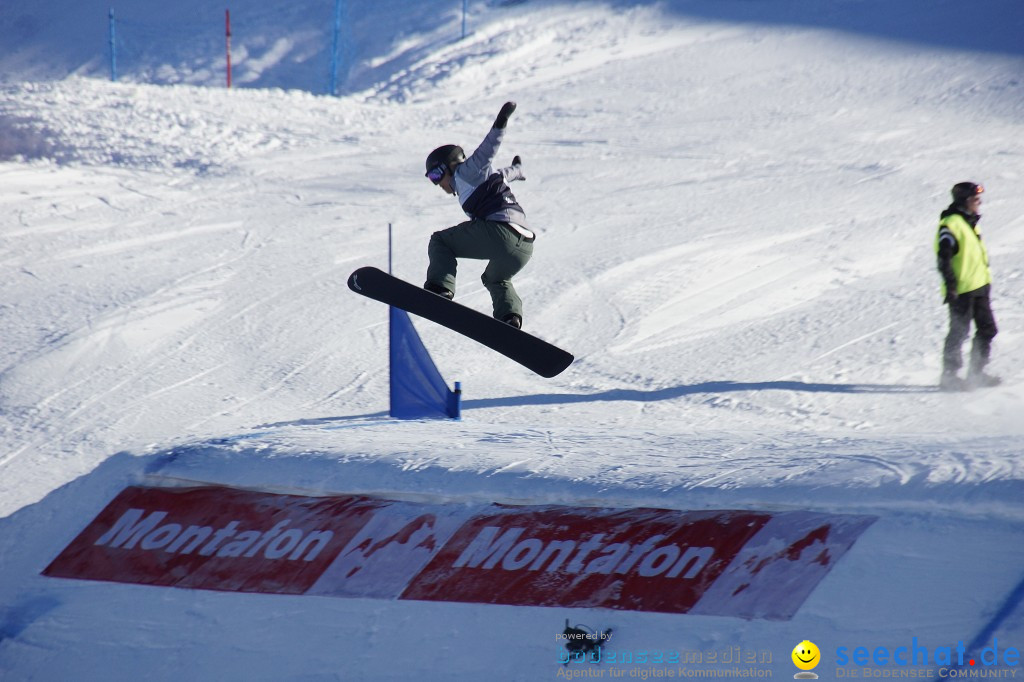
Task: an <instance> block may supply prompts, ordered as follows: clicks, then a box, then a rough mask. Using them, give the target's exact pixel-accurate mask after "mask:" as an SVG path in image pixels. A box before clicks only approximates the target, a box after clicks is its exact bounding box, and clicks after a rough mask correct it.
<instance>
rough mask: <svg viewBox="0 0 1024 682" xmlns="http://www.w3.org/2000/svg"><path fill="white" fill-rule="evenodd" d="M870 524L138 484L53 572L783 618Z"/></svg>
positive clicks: (800, 515) (221, 586)
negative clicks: (511, 505) (415, 500)
mask: <svg viewBox="0 0 1024 682" xmlns="http://www.w3.org/2000/svg"><path fill="white" fill-rule="evenodd" d="M873 520H874V519H873V518H872V517H864V516H847V515H836V514H819V513H812V512H784V513H767V512H756V511H700V512H686V511H674V510H665V509H595V508H588V507H555V506H524V507H505V506H500V505H485V504H480V505H464V504H422V503H414V502H400V501H395V500H387V499H383V498H374V497H360V496H351V495H341V496H331V497H303V496H297V495H276V494H272V493H262V492H252V491H245V490H235V489H231V488H223V487H215V486H211V487H199V488H155V487H154V488H147V487H130V488H127V489H125V490H124V491H123V492H121V494H119V495H118V496H117V497H116V498H114V500H112V501H111V502H110V504H108V505H107V507H106V508H105V509H104V510H103V511H102V512H100V514H99V515H98V516H97V517H96V518H95V519H94V520H93V521H92V522H91V523H90V524H89V525H88V526H87V527H86V528H85V530H83V531H82V532H81V533H80V534H79V535H78V537H76V538H75V539H74V540H73V541H72V542H71V544H69V545H68V546H67V548H65V549H64V551H63V552H61V554H60V555H59V556H58V557H57V558H56V559H55V560H54V561H53V563H51V564H50V565H49V566H48V567H47V568H46V569H45V571H44V574H45V575H48V576H54V577H61V578H79V579H85V580H107V581H115V582H126V583H142V584H146V585H162V586H171V587H183V588H198V589H209V590H228V591H237V592H265V593H277V594H315V595H324V596H335V597H362V598H378V599H419V600H429V601H457V602H475V603H485V604H511V605H523V606H564V607H601V608H611V609H625V610H633V611H659V612H665V613H701V614H708V615H720V616H742V617H745V618H774V619H785V618H790V617H792V616H793V614H794V613H796V610H797V609H798V608H799V606H800V604H802V603H803V601H804V599H806V598H807V596H808V595H809V594H810V593H811V591H813V589H814V587H815V586H816V585H817V584H818V582H819V581H820V580H821V579H822V578H823V577H824V576H825V574H826V573H827V572H828V571H829V570H830V569H831V567H832V566H833V565H834V564H835V562H836V561H838V560H839V558H841V557H842V555H843V554H844V553H845V552H846V551H847V550H848V549H849V547H850V546H851V545H852V544H853V542H854V541H855V540H856V538H857V537H858V536H859V535H860V533H861V532H863V530H864V529H865V528H867V527H868V526H869V525H870V524H871V523H872V521H873Z"/></svg>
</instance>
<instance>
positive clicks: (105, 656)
mask: <svg viewBox="0 0 1024 682" xmlns="http://www.w3.org/2000/svg"><path fill="white" fill-rule="evenodd" d="M36 4H37V3H5V4H4V5H3V6H0V45H3V46H4V47H3V49H2V50H0V188H2V189H0V204H2V207H0V267H2V273H3V274H2V277H0V329H2V334H0V514H2V515H3V518H2V519H0V679H4V680H8V679H10V680H67V679H78V680H137V679H151V680H179V679H197V680H309V681H314V680H315V681H320V680H414V679H415V680H470V679H473V680H476V679H495V680H548V679H554V680H557V679H564V678H565V677H566V676H568V675H572V674H575V675H587V676H590V677H594V676H603V677H605V678H609V679H610V678H611V677H612V676H613V675H616V674H618V673H622V676H623V677H629V676H633V677H634V678H638V677H639V676H640V675H647V676H650V675H654V674H655V672H652V671H661V672H662V673H663V674H667V672H666V671H669V670H672V671H673V672H676V670H677V669H678V668H679V666H674V667H673V666H667V665H655V664H652V663H650V662H647V663H634V664H631V665H628V664H627V665H611V664H606V663H605V664H601V665H594V664H586V663H573V664H571V665H570V666H569V667H564V666H562V665H561V664H560V663H559V653H560V651H561V647H560V645H559V643H558V642H557V641H556V637H555V635H556V634H557V633H560V632H561V631H562V629H563V628H564V625H565V620H566V619H569V620H570V621H572V622H573V623H583V624H587V625H589V626H591V627H593V628H595V629H601V628H606V627H614V628H615V639H614V645H615V647H617V648H618V649H620V650H630V651H641V650H646V651H652V652H657V651H661V652H672V651H676V652H726V651H737V650H739V651H743V652H770V660H769V661H768V662H766V663H764V664H763V665H759V666H758V670H759V671H761V672H762V673H765V676H767V675H768V674H770V675H771V676H772V677H773V678H775V679H790V678H791V676H792V675H793V674H794V673H795V672H797V670H796V669H795V668H794V666H793V664H792V662H791V660H790V652H791V651H792V649H793V648H794V646H795V645H796V644H798V643H799V642H801V641H802V640H805V639H809V640H812V641H814V642H815V643H816V644H817V645H818V646H819V647H820V648H821V651H822V653H823V664H822V667H820V668H818V670H817V672H818V673H820V674H821V676H822V678H823V679H828V678H834V677H835V676H836V674H837V668H838V666H837V665H836V662H835V660H836V652H837V649H838V648H839V647H844V646H845V647H848V648H849V649H850V650H851V651H852V649H853V648H855V647H860V646H863V647H866V648H867V649H868V650H869V651H873V650H874V649H875V648H876V647H880V646H881V647H887V648H888V649H889V650H890V651H891V650H892V649H895V648H896V647H899V646H910V644H911V641H912V640H913V638H917V639H918V641H919V642H920V643H922V644H924V645H926V646H928V647H930V648H931V649H935V648H937V647H943V646H951V647H955V646H956V645H957V643H958V642H963V643H964V644H965V645H972V644H973V645H975V650H976V652H979V651H980V649H981V647H985V646H991V645H992V644H993V642H994V641H995V640H998V646H999V648H1000V650H1001V651H1002V650H1004V649H1005V648H1006V647H1016V648H1017V649H1020V648H1024V607H1021V606H1020V601H1021V598H1022V596H1024V589H1022V588H1021V587H1020V585H1021V580H1022V578H1024V458H1022V443H1024V440H1022V437H1024V418H1022V415H1024V371H1022V370H1021V369H1020V368H1021V367H1022V366H1024V332H1022V329H1024V308H1022V306H1021V301H1022V300H1024V265H1022V264H1024V193H1022V192H1021V186H1022V180H1024V131H1022V120H1024V119H1022V117H1024V76H1022V74H1024V44H1022V43H1021V41H1020V36H1021V35H1024V6H1022V5H1021V4H1020V3H1019V1H1018V0H980V1H979V2H975V3H970V5H969V6H967V5H964V3H960V2H949V1H946V0H940V1H935V0H906V1H901V2H896V3H894V2H886V1H883V0H831V1H828V2H825V1H822V0H762V1H758V2H750V1H749V0H746V1H744V0H722V1H717V0H716V1H714V2H712V1H709V0H701V1H698V0H671V1H666V2H661V3H644V2H638V1H631V2H627V1H623V2H606V3H598V2H577V3H560V2H555V1H554V0H551V1H548V0H529V1H528V2H515V3H513V2H495V1H491V2H473V3H470V4H469V6H468V10H469V12H468V16H467V36H466V37H465V38H461V37H460V36H461V20H462V16H461V3H459V2H455V1H453V2H450V3H445V4H444V6H443V7H438V6H437V3H406V2H400V1H399V0H390V1H387V2H369V1H365V0H364V1H352V2H347V3H344V10H345V12H344V14H345V17H344V18H345V26H346V28H345V30H344V31H343V33H342V40H341V45H340V47H339V49H340V50H341V51H342V53H343V54H344V57H345V58H344V60H343V63H342V78H341V82H340V96H338V97H333V96H328V95H326V94H324V93H325V88H326V87H327V83H328V77H329V73H328V71H329V69H328V63H329V62H328V59H327V55H328V54H329V52H330V49H331V40H332V34H331V28H332V26H333V4H334V3H323V2H319V3H315V2H312V0H301V1H300V2H294V3H283V4H282V3H270V2H266V1H258V0H250V1H249V2H245V3H240V4H238V5H237V6H233V7H232V8H231V10H232V16H233V19H234V21H235V24H236V28H235V32H234V35H233V49H234V51H235V54H234V57H235V68H236V72H235V76H236V78H235V83H236V86H241V87H236V88H234V89H232V90H230V91H228V90H226V89H224V88H223V86H222V85H223V84H222V81H223V54H222V49H223V46H222V45H221V44H220V43H219V40H221V39H222V32H223V8H220V7H219V8H217V9H210V8H209V7H208V3H203V2H199V1H198V0H189V1H187V2H180V3H170V4H168V3H155V2H141V3H138V2H137V3H132V5H131V7H125V8H117V15H118V17H119V20H121V21H123V25H122V26H121V27H120V28H119V32H120V34H121V35H122V38H120V40H121V41H122V43H121V44H122V58H121V60H120V62H119V64H120V69H119V80H118V82H116V83H114V82H110V80H109V78H108V76H109V71H108V64H107V53H106V40H107V34H106V30H107V10H108V5H107V4H103V5H101V4H100V3H93V2H72V1H71V0H57V1H54V2H49V3H39V4H42V5H45V7H36V6H35V5H36ZM321 5H324V6H323V7H321ZM327 5H331V7H326V6H327ZM207 22H208V23H209V24H210V25H211V26H213V28H212V29H209V30H206V29H203V30H202V31H200V30H199V29H196V28H195V27H196V26H203V25H205V23H207ZM203 31H206V32H203ZM218 31H219V33H218ZM196 36H198V37H196ZM506 100H515V101H517V102H518V104H519V108H518V110H517V112H516V113H515V115H514V117H513V118H512V120H511V122H510V124H509V128H508V131H507V135H506V141H505V146H504V147H503V148H502V152H501V154H502V156H501V157H500V158H499V161H501V160H506V159H505V157H506V156H507V161H510V160H511V158H512V156H513V155H516V154H519V155H521V156H522V157H523V160H524V167H525V171H526V176H527V178H528V179H527V181H526V182H525V183H517V184H516V186H515V187H514V190H515V192H516V195H517V197H518V198H519V200H520V202H521V203H522V204H523V206H524V207H525V208H526V210H527V213H528V215H529V217H530V220H531V221H532V223H531V226H532V227H533V228H534V229H535V230H536V231H537V232H538V233H539V235H540V236H539V237H538V240H537V244H536V252H535V256H534V258H533V260H532V261H531V263H530V264H529V266H528V267H527V268H526V269H525V270H524V271H523V272H522V273H521V274H520V275H519V276H518V277H517V278H516V285H517V287H518V289H519V291H520V293H521V295H522V296H523V298H524V300H525V306H526V308H525V328H526V329H527V330H528V331H531V332H533V333H536V334H537V335H539V336H542V337H543V338H546V339H548V340H550V341H552V342H554V343H556V344H558V345H560V346H562V347H564V348H566V349H568V350H570V351H572V352H573V353H574V354H575V355H576V357H577V360H576V362H575V363H574V364H573V365H572V366H571V367H570V368H569V369H568V370H567V371H566V372H564V373H563V374H561V375H559V376H558V377H556V378H554V379H551V380H543V379H540V378H539V377H537V376H536V375H533V374H532V373H530V372H529V371H527V370H525V369H523V368H521V367H519V366H518V365H515V364H513V363H511V362H509V361H507V360H505V359H504V358H502V357H501V356H498V355H495V354H493V353H491V352H490V351H488V350H487V349H485V348H482V347H479V346H478V345H476V344H474V343H473V342H471V341H468V340H466V339H463V338H461V337H459V336H457V335H455V334H453V333H451V332H449V331H447V330H445V329H443V328H440V327H437V326H433V325H431V324H429V323H426V322H423V321H417V322H416V326H417V329H418V330H419V333H420V336H421V337H422V339H423V342H424V344H425V345H426V347H427V348H428V349H429V350H430V352H431V354H432V356H433V358H434V360H435V362H436V364H437V366H438V368H439V369H440V370H441V372H442V374H443V375H444V376H445V377H446V379H447V380H448V381H449V382H454V381H460V382H461V384H462V387H463V390H464V400H463V419H462V420H461V421H458V422H455V421H444V420H436V421H432V420H424V421H409V422H402V421H395V420H392V419H390V418H389V417H388V414H387V405H388V402H387V391H388V364H387V338H388V334H387V314H386V310H385V308H384V307H383V306H381V305H379V304H377V303H374V302H372V301H369V300H367V299H364V298H362V297H359V296H356V295H354V294H352V293H351V292H350V291H348V289H347V287H346V286H345V280H346V277H347V275H348V273H349V272H351V270H353V269H354V268H356V267H358V266H360V265H376V266H378V267H386V266H387V258H388V240H387V236H388V225H389V224H391V225H392V226H393V231H394V236H395V244H394V263H393V265H394V271H395V274H397V275H398V276H400V277H403V278H405V279H408V280H410V281H413V282H416V283H419V282H420V281H422V278H423V273H424V271H425V268H426V243H427V239H428V238H429V235H430V233H431V232H432V231H434V230H436V229H440V228H443V227H446V226H448V225H452V224H455V223H456V222H458V221H459V220H460V219H461V212H460V211H459V207H458V206H457V204H456V203H455V202H454V200H452V199H451V198H449V197H447V196H446V195H444V194H443V193H441V192H440V191H439V190H438V189H436V188H434V187H433V186H431V185H430V183H429V182H427V181H425V180H424V179H423V170H422V163H423V161H422V159H423V158H424V156H425V155H426V153H427V152H429V151H430V150H431V149H433V148H434V147H436V146H438V145H440V144H443V143H447V142H458V143H461V144H463V145H464V146H466V147H467V148H470V149H472V148H474V147H475V145H476V144H477V143H478V142H479V141H480V140H481V139H482V138H483V135H484V134H485V133H486V132H487V130H488V128H489V126H490V124H491V122H492V121H493V117H494V115H495V114H496V113H497V111H498V109H499V108H500V106H501V104H502V103H503V102H505V101H506ZM961 180H973V181H976V182H980V183H983V184H984V186H985V188H986V192H985V194H984V197H983V198H984V204H983V207H982V212H983V214H984V217H983V219H982V222H981V226H982V229H983V232H984V236H985V240H986V243H987V245H988V248H989V252H990V255H991V261H992V269H993V273H994V286H993V305H994V309H995V313H996V318H997V321H998V323H999V327H1000V334H999V336H998V337H997V339H996V341H995V344H994V355H993V363H992V365H991V371H992V373H994V374H998V375H1000V376H1001V377H1002V378H1003V380H1004V381H1003V384H1002V385H1001V386H999V387H997V388H993V389H986V390H980V391H976V392H972V393H965V394H946V393H940V392H938V391H937V390H936V388H935V384H936V381H937V379H938V375H939V372H940V348H941V344H942V340H943V337H944V335H945V330H946V317H945V309H944V307H943V306H942V304H941V298H940V295H939V277H938V275H937V273H936V272H935V263H934V255H933V250H932V248H933V247H932V241H933V239H934V232H935V228H936V222H937V218H938V214H939V212H940V211H941V210H942V209H943V208H944V207H945V206H946V205H947V204H948V192H949V188H950V187H951V186H952V184H954V183H955V182H958V181H961ZM481 269H482V266H481V265H480V263H478V262H472V261H463V262H462V265H461V268H460V277H459V290H458V292H457V296H458V300H459V301H460V302H462V303H464V304H466V305H470V306H473V307H475V308H478V309H481V310H487V309H488V308H489V299H488V296H487V293H486V291H485V290H484V289H483V287H482V286H481V284H480V282H479V279H478V275H479V271H480V270H481ZM969 345H970V344H969V343H968V344H965V351H967V350H969ZM171 479H190V480H199V481H210V482H217V483H221V484H224V485H229V486H237V487H243V488H249V489H257V490H270V491H276V492H288V493H295V492H298V493H300V494H309V495H326V494H345V493H365V494H373V495H379V496H384V497H395V498H401V499H417V500H425V501H430V502H436V503H442V502H443V503H455V504H458V503H463V502H465V503H468V502H473V503H480V502H485V503H486V502H498V503H507V504H536V505H576V506H600V507H622V508H628V507H654V508H664V509H678V510H718V509H742V510H756V511H788V510H808V511H818V512H827V513H837V514H855V515H871V516H875V517H877V520H876V521H875V522H874V523H873V524H872V525H871V526H870V528H868V529H867V530H866V531H865V532H864V534H863V535H862V536H861V537H860V539H859V540H857V542H856V543H855V544H854V545H853V547H852V548H851V549H850V550H849V552H848V553H847V554H846V555H845V556H844V557H843V558H842V559H841V560H840V561H839V562H838V563H837V564H836V565H835V566H834V567H833V569H832V570H831V572H830V573H829V574H828V575H827V576H826V577H825V579H824V580H823V581H822V582H821V583H820V585H818V587H817V588H816V589H815V590H814V591H813V592H812V594H811V595H810V597H809V598H808V599H807V600H806V601H805V602H804V603H803V605H802V606H801V608H800V609H799V611H798V612H797V614H796V616H795V617H793V618H792V619H790V620H783V621H778V620H760V619H739V618H729V617H720V616H699V615H679V614H664V613H644V612H632V611H611V610H601V609H568V608H538V607H525V606H493V605H479V604H465V603H443V602H417V601H404V602H403V601H388V600H379V599H336V598H324V597H311V596H283V595H253V594H239V593H230V592H211V591H202V590H186V589H170V588H159V587H149V586H141V585H126V584H118V583H103V582H87V581H76V580H66V579H58V578H51V577H44V576H42V575H40V571H42V570H43V569H44V568H45V567H46V566H47V565H48V564H49V563H50V562H51V561H52V560H53V559H54V557H56V556H57V555H58V554H59V553H60V552H61V550H62V549H63V548H64V547H65V546H66V545H67V544H68V543H69V542H70V541H71V540H72V539H73V538H74V537H75V536H76V535H77V534H78V533H79V531H81V530H82V528H83V527H84V526H85V525H86V524H87V523H88V522H89V521H90V520H91V519H93V518H94V517H95V516H96V514H97V513H98V512H99V511H100V510H101V509H103V507H104V506H105V505H106V504H107V503H108V502H109V501H110V500H111V499H112V498H113V497H114V496H115V495H117V493H119V492H120V491H121V490H122V489H123V488H124V487H125V486H127V485H138V484H144V485H151V484H155V483H159V482H160V481H164V482H166V481H170V480H171ZM779 598H780V599H783V598H785V595H784V594H782V595H780V597H779ZM720 658H724V655H723V656H722V657H720ZM705 667H706V668H716V669H717V668H721V669H723V670H728V669H731V668H732V666H728V665H715V666H705ZM871 669H873V670H874V669H878V670H888V671H889V673H890V674H891V673H893V672H900V670H902V671H904V672H906V671H907V670H914V671H917V670H920V671H922V672H926V671H927V670H929V669H930V670H931V671H932V672H933V674H934V675H935V676H936V678H938V677H940V673H939V670H938V668H937V667H934V666H932V667H931V668H928V667H920V668H917V667H912V668H909V669H908V668H903V669H900V668H895V667H892V666H889V667H886V666H876V667H875V668H871ZM848 670H849V669H847V671H848ZM865 670H867V669H858V670H857V672H861V673H863V672H864V671H865ZM1000 670H1004V671H1005V672H1006V675H1007V677H1011V676H1012V675H1014V674H1016V675H1018V676H1019V675H1020V674H1021V668H1020V666H1019V665H1018V666H1009V667H1006V668H1000ZM982 672H989V673H994V672H998V671H997V670H995V669H991V670H989V669H984V670H982ZM676 674H677V676H678V673H676ZM730 676H733V677H736V676H738V673H736V674H734V673H726V674H724V675H723V677H724V678H729V677H730Z"/></svg>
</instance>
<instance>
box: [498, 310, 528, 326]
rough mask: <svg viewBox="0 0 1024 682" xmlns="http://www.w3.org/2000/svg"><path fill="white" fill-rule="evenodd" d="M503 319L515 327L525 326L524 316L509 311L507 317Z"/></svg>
mask: <svg viewBox="0 0 1024 682" xmlns="http://www.w3.org/2000/svg"><path fill="white" fill-rule="evenodd" d="M501 321H502V322H504V323H505V324H507V325H509V326H510V327H515V328H516V329H522V328H523V318H522V317H520V316H519V315H516V314H515V313H509V314H508V315H506V316H505V317H503V318H501Z"/></svg>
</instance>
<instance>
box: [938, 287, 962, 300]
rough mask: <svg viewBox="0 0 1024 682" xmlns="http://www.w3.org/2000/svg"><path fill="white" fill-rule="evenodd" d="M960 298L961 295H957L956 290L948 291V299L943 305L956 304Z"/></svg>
mask: <svg viewBox="0 0 1024 682" xmlns="http://www.w3.org/2000/svg"><path fill="white" fill-rule="evenodd" d="M958 298H960V294H958V293H956V289H955V288H947V289H946V298H945V299H944V300H943V301H942V302H943V303H956V299H958Z"/></svg>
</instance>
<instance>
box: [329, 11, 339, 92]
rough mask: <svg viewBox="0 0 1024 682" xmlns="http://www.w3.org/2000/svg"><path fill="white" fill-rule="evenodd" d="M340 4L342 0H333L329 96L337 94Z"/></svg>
mask: <svg viewBox="0 0 1024 682" xmlns="http://www.w3.org/2000/svg"><path fill="white" fill-rule="evenodd" d="M341 3H342V0H334V40H333V47H332V48H331V84H330V93H328V94H331V95H337V94H338V47H339V43H340V42H341Z"/></svg>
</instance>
